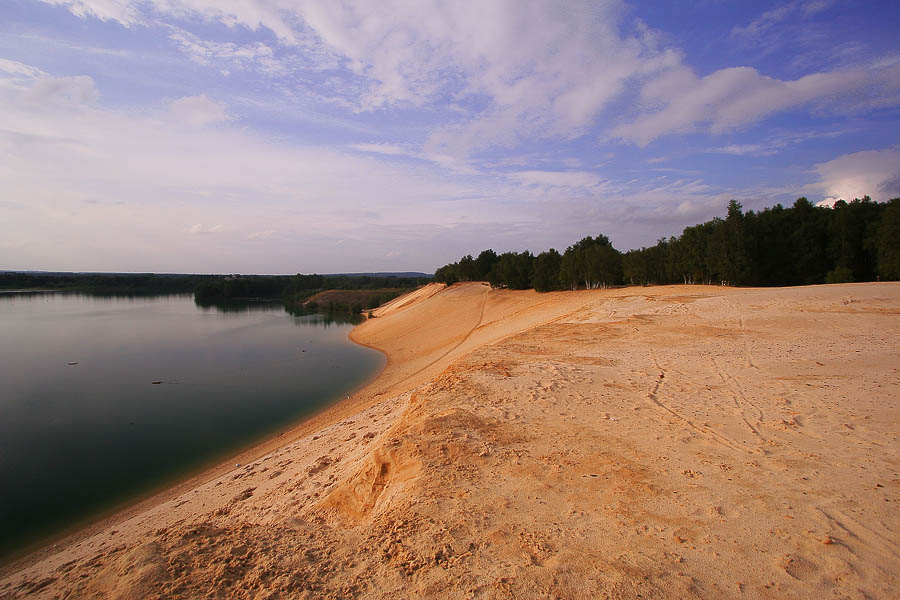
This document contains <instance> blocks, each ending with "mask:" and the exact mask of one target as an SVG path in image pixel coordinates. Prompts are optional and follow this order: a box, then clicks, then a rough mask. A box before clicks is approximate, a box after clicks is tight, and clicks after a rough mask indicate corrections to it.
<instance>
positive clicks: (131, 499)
mask: <svg viewBox="0 0 900 600" xmlns="http://www.w3.org/2000/svg"><path fill="white" fill-rule="evenodd" d="M10 293H12V292H10ZM15 293H16V294H23V295H31V294H45V293H51V294H54V295H55V294H75V295H78V296H81V295H84V296H86V297H94V296H95V294H93V293H90V292H79V291H70V290H47V291H45V290H25V291H24V292H23V291H22V290H16V291H15ZM171 296H179V297H181V296H187V295H186V294H169V295H161V296H159V297H171ZM153 297H154V298H155V297H156V296H153ZM100 298H101V299H103V297H102V296H101V297H100ZM317 314H318V313H314V315H317ZM288 318H296V317H294V316H291V317H288ZM351 332H352V329H351V331H350V332H348V333H347V339H348V340H349V341H350V342H351V343H352V344H353V345H357V346H365V344H359V343H357V342H355V341H354V340H353V339H351V337H350V333H351ZM370 349H374V350H378V349H377V348H371V347H370ZM304 351H305V350H304ZM378 352H379V354H380V355H381V361H380V363H381V364H380V368H378V369H377V370H376V371H375V372H374V373H373V374H372V375H371V376H369V377H367V378H366V379H365V380H363V381H362V382H361V383H359V384H358V385H357V386H356V387H354V388H353V389H352V390H351V391H350V394H349V396H350V397H351V398H353V397H355V396H356V395H357V394H358V393H359V392H360V391H362V390H364V389H365V388H366V387H367V386H369V385H370V384H372V383H373V382H374V381H375V380H376V379H377V378H378V377H379V376H380V375H381V373H382V372H383V371H384V369H385V367H386V365H387V360H386V357H385V353H384V352H382V351H380V350H378ZM343 395H344V394H341V395H340V396H337V397H334V398H332V399H331V400H330V401H329V402H326V403H325V404H324V405H323V406H321V407H318V408H315V409H313V410H312V411H311V412H309V413H306V414H304V415H301V416H300V417H298V418H295V419H293V420H291V421H288V422H286V423H285V424H284V425H282V426H280V427H277V428H275V429H274V430H272V431H271V432H269V433H266V434H263V435H262V436H261V437H259V438H258V439H255V440H253V441H251V442H250V443H243V444H239V445H238V446H237V447H235V448H233V449H231V450H228V451H226V452H224V453H223V454H219V455H218V456H215V457H213V458H210V459H208V460H204V461H201V462H200V463H199V464H198V465H195V466H192V467H187V468H185V469H184V470H182V471H180V472H177V473H176V474H174V475H171V476H165V475H164V476H162V478H163V481H162V482H161V483H158V484H152V483H151V484H149V485H148V486H147V487H145V488H144V489H142V490H138V491H136V492H135V493H132V494H130V495H129V494H125V497H124V499H121V500H117V501H113V502H112V503H110V504H108V505H106V506H104V507H101V508H99V509H98V510H96V511H93V512H91V513H90V514H87V515H86V516H83V517H79V518H76V519H74V520H71V521H70V522H68V523H67V524H66V525H64V526H63V527H62V528H59V529H57V531H55V532H54V533H51V534H49V535H41V534H37V535H36V536H34V537H32V538H31V540H29V541H27V542H26V543H25V544H24V545H23V546H22V547H21V548H19V549H16V550H13V551H11V552H6V553H4V554H2V555H0V577H5V576H6V575H8V574H9V573H11V572H14V571H16V570H19V569H22V568H27V567H28V566H29V565H31V564H34V563H35V562H39V561H40V560H42V559H43V558H45V557H47V556H49V555H52V554H54V553H57V552H59V551H61V550H63V549H65V548H67V547H70V546H72V545H73V544H77V543H79V542H81V541H82V540H84V539H86V538H89V537H91V536H92V535H95V534H96V533H97V532H99V531H102V530H104V529H108V528H110V527H113V526H115V525H116V524H118V523H121V522H123V521H126V520H128V519H130V518H132V517H134V516H135V515H137V514H140V513H142V512H145V511H146V510H148V509H150V508H152V507H154V506H157V505H159V504H162V503H164V502H167V501H169V500H171V499H172V498H175V497H177V496H179V495H181V494H183V493H184V492H185V491H188V490H191V489H194V488H196V487H197V486H200V485H202V484H204V483H206V482H208V481H209V480H211V479H214V478H216V477H219V476H221V475H222V474H223V473H226V472H228V471H229V470H231V469H234V465H235V464H236V463H240V464H246V463H248V462H251V461H253V460H256V459H258V458H259V457H260V456H263V455H265V454H266V453H268V452H271V451H272V450H273V449H275V448H278V447H280V446H282V445H285V444H289V443H291V442H292V441H294V440H296V439H299V438H301V437H303V436H305V435H309V433H310V432H311V431H315V430H317V429H320V428H322V427H325V426H327V424H329V423H331V422H333V420H334V419H335V418H337V416H335V415H343V414H344V411H342V410H339V409H337V406H338V405H339V404H342V403H345V402H347V400H346V399H344V398H342V397H341V396H343Z"/></svg>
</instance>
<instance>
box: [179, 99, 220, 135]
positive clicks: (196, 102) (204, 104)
mask: <svg viewBox="0 0 900 600" xmlns="http://www.w3.org/2000/svg"><path fill="white" fill-rule="evenodd" d="M169 111H170V112H171V113H172V115H174V116H175V117H176V118H177V119H178V120H179V121H182V122H184V123H187V124H188V125H194V126H197V127H203V126H204V125H211V124H213V123H222V122H223V121H227V120H228V114H227V113H226V112H225V108H224V107H223V106H222V105H221V104H218V103H216V102H213V101H212V100H210V99H209V98H207V97H206V94H201V95H199V96H187V97H185V98H179V99H178V100H173V101H172V102H170V103H169Z"/></svg>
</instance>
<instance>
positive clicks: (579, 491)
mask: <svg viewBox="0 0 900 600" xmlns="http://www.w3.org/2000/svg"><path fill="white" fill-rule="evenodd" d="M374 316H375V318H373V319H370V320H368V321H367V322H365V323H364V324H362V325H360V326H359V327H357V328H356V329H355V330H354V331H353V333H352V336H351V337H352V339H353V340H354V341H356V342H358V343H360V344H364V345H367V346H371V347H374V348H377V349H379V350H380V351H382V352H384V353H385V355H386V356H387V365H386V367H385V370H384V371H383V372H382V373H381V374H380V376H379V377H378V378H377V379H376V380H374V381H373V382H372V383H370V384H369V385H368V386H367V387H365V388H364V389H362V390H360V391H359V392H358V393H356V394H354V395H353V396H352V397H351V398H350V399H348V400H346V401H343V402H341V403H339V404H337V405H335V406H334V407H332V408H331V409H328V410H327V411H325V412H323V413H321V414H319V415H317V416H316V417H315V418H313V419H311V420H309V421H306V422H304V423H302V424H300V425H298V426H297V427H295V428H293V429H291V430H290V431H286V432H284V433H283V434H281V435H280V436H278V437H275V438H273V439H272V440H269V441H268V442H267V443H266V444H264V445H261V446H259V447H257V448H255V449H253V450H251V451H248V452H247V453H245V455H244V456H243V457H241V458H240V459H238V460H235V461H229V463H228V464H226V465H221V466H219V467H217V468H216V469H213V470H211V471H208V472H206V473H204V474H202V475H199V476H197V477H195V478H193V479H191V480H189V481H186V482H183V483H182V484H180V485H179V486H177V487H176V488H174V489H173V490H169V491H168V492H167V493H164V494H160V495H158V496H156V497H155V498H153V499H150V500H148V501H145V502H143V503H141V504H139V505H137V506H135V507H131V508H130V509H129V510H128V511H126V512H124V513H121V514H120V515H118V516H117V517H115V518H112V519H109V520H107V521H104V522H103V523H101V524H99V525H96V526H94V527H93V528H91V529H89V530H86V531H85V532H82V533H81V534H80V535H75V536H73V537H71V538H69V539H68V540H62V541H60V542H59V544H58V546H56V547H50V548H45V549H44V550H43V551H41V553H39V554H37V555H34V556H32V557H30V558H28V559H25V560H22V561H19V563H16V564H14V565H12V566H8V567H7V568H6V569H5V571H4V574H3V575H2V579H0V598H4V599H6V598H24V597H28V598H111V599H132V598H133V599H144V598H273V599H274V598H354V597H360V598H403V597H428V598H431V597H434V598H438V597H440V598H688V597H702V598H826V597H827V598H832V597H833V598H860V599H862V598H896V597H897V595H898V590H900V506H898V503H900V284H897V283H870V284H844V285H831V286H828V285H826V286H812V287H798V288H772V289H738V288H727V287H717V286H665V287H647V288H640V287H632V288H623V289H614V290H594V291H578V292H554V293H547V294H538V293H536V292H533V291H509V290H493V289H491V288H490V287H489V286H487V285H486V284H481V283H467V284H458V285H455V286H452V287H450V288H444V287H443V286H441V285H438V284H432V285H429V286H426V287H424V288H421V289H420V290H418V291H416V292H414V293H412V294H410V295H407V296H404V297H401V298H398V299H396V300H394V301H392V302H390V303H388V304H387V305H385V306H383V307H381V308H379V309H378V310H376V311H374ZM235 462H240V463H241V466H240V467H235V466H234V463H235Z"/></svg>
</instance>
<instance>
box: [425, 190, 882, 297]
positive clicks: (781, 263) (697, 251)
mask: <svg viewBox="0 0 900 600" xmlns="http://www.w3.org/2000/svg"><path fill="white" fill-rule="evenodd" d="M877 279H883V280H897V279H900V198H895V199H893V200H890V201H889V202H884V203H880V202H874V201H872V200H871V199H870V198H869V197H868V196H866V197H864V198H862V199H857V200H853V201H851V202H845V201H843V200H840V201H838V202H837V203H835V205H834V207H833V208H828V207H819V206H814V205H813V204H812V203H810V202H809V201H808V200H807V199H806V198H798V199H797V201H796V202H794V204H793V206H791V207H789V208H784V207H783V206H781V205H780V204H778V205H776V206H774V207H771V208H766V209H763V210H760V211H758V212H757V211H752V210H751V211H747V212H744V211H743V210H742V207H741V205H740V203H738V202H736V201H734V200H732V201H731V202H730V203H729V204H728V208H727V212H726V214H725V216H724V218H721V217H716V218H714V219H712V220H711V221H707V222H705V223H700V224H699V225H693V226H690V227H686V228H685V229H684V230H683V231H682V232H681V235H680V236H672V237H669V238H661V239H660V240H659V241H658V242H657V243H656V245H654V246H650V247H645V248H640V249H635V250H629V251H628V252H624V253H623V252H620V251H619V250H616V249H615V248H614V247H613V245H612V243H610V240H609V238H608V237H607V236H605V235H602V234H601V235H597V236H596V237H585V238H583V239H581V240H579V241H578V242H576V243H575V244H573V245H571V246H569V247H568V248H567V249H566V251H565V252H563V253H560V252H558V251H557V250H555V249H553V248H551V249H550V250H547V251H544V252H541V253H540V254H538V255H533V254H532V253H531V252H529V251H527V250H526V251H524V252H504V253H502V254H499V255H498V254H497V253H496V252H494V251H493V250H485V251H483V252H481V253H480V254H479V255H478V256H477V257H473V256H471V255H467V256H464V257H462V258H461V259H460V260H459V261H457V262H454V263H450V264H448V265H444V266H443V267H441V268H439V269H438V270H437V271H435V274H434V280H435V281H438V282H442V283H446V284H453V283H456V282H458V281H489V282H490V283H491V285H492V286H494V287H507V288H511V289H528V288H534V289H535V290H537V291H539V292H546V291H551V290H560V289H571V290H575V289H579V288H585V289H595V288H605V287H610V286H614V285H623V284H626V285H651V284H671V283H684V284H692V283H704V284H719V283H721V284H725V285H736V286H791V285H811V284H818V283H847V282H854V281H874V280H877Z"/></svg>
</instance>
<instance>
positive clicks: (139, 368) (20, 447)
mask: <svg viewBox="0 0 900 600" xmlns="http://www.w3.org/2000/svg"><path fill="white" fill-rule="evenodd" d="M351 328H352V325H349V324H339V323H335V322H332V321H329V320H328V319H327V318H325V317H323V316H321V315H309V316H301V317H296V316H291V315H289V314H287V313H286V312H285V311H284V309H283V308H282V306H281V305H278V304H275V305H268V306H267V305H258V306H254V307H244V308H239V307H238V308H236V307H229V310H228V311H227V312H226V311H220V310H217V309H202V308H198V307H197V306H196V305H195V304H194V302H193V299H192V298H191V297H190V296H165V297H149V298H147V297H145V298H99V297H92V296H85V295H75V294H61V293H57V294H0V555H3V554H9V553H10V552H15V551H16V550H19V549H21V548H22V547H23V546H24V545H25V544H28V543H33V542H34V541H36V540H39V539H41V538H43V537H45V536H48V535H52V534H54V533H55V532H58V531H60V530H62V529H63V528H65V527H67V526H71V525H72V524H73V523H75V522H77V521H79V520H82V519H85V518H88V517H90V515H91V514H96V513H98V512H99V511H102V510H104V509H108V508H110V507H111V506H114V505H116V504H119V503H121V502H123V501H126V500H127V499H129V498H132V497H135V496H137V495H139V494H141V493H142V492H146V491H148V490H150V489H152V488H154V487H157V486H159V485H162V484H165V483H168V482H171V481H174V480H175V479H177V478H178V476H179V475H183V474H184V473H185V472H186V471H189V470H191V469H195V468H197V467H199V466H202V465H204V464H206V463H209V462H210V461H214V460H215V459H217V458H223V457H224V455H226V454H227V453H228V452H230V451H234V450H235V449H237V448H239V447H241V446H244V445H247V444H250V443H252V442H253V441H255V440H259V439H261V438H263V437H265V436H266V435H267V434H271V433H274V432H275V431H278V430H280V429H283V428H284V427H285V426H286V425H288V424H290V423H292V422H294V421H296V420H298V419H300V418H301V417H303V416H304V415H306V414H309V413H311V412H314V411H315V410H317V409H320V408H321V407H323V406H324V405H327V404H329V403H332V402H334V401H335V400H337V399H340V398H343V397H344V395H346V394H348V393H350V392H351V391H352V390H353V389H354V388H356V387H358V386H359V385H361V384H362V383H364V382H365V381H366V380H367V379H369V378H370V377H372V376H373V375H374V374H375V373H377V371H378V370H379V369H380V368H381V367H382V365H383V362H384V358H383V356H382V355H381V354H380V353H378V352H376V351H374V350H371V349H368V348H363V347H361V346H357V345H355V344H353V343H352V342H350V341H349V340H348V339H347V334H348V332H349V331H350V329H351ZM69 363H77V364H69ZM154 382H161V383H154Z"/></svg>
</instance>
